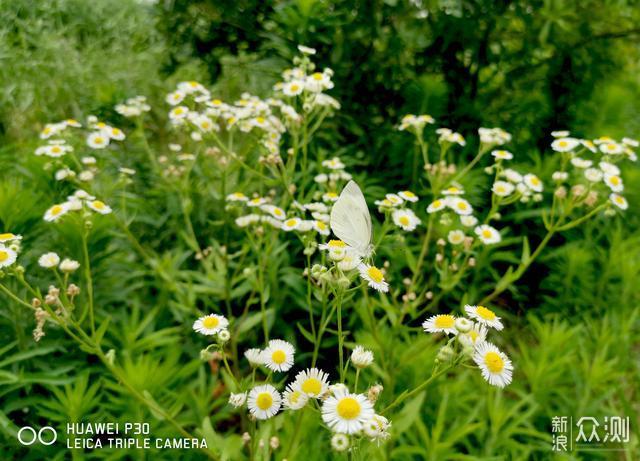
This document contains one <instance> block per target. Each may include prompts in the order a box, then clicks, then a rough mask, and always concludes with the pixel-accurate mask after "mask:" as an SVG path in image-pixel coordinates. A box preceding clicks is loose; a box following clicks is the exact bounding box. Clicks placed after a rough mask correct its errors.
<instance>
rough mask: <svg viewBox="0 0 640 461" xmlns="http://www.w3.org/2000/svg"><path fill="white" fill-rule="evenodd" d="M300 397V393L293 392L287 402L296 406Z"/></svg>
mask: <svg viewBox="0 0 640 461" xmlns="http://www.w3.org/2000/svg"><path fill="white" fill-rule="evenodd" d="M300 397H302V394H301V393H300V391H293V392H292V393H291V394H289V402H291V403H293V404H296V403H298V400H300Z"/></svg>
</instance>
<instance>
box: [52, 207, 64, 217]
mask: <svg viewBox="0 0 640 461" xmlns="http://www.w3.org/2000/svg"><path fill="white" fill-rule="evenodd" d="M63 211H64V208H62V207H61V206H60V205H53V206H52V207H51V214H52V215H53V216H55V215H59V214H60V213H62V212H63Z"/></svg>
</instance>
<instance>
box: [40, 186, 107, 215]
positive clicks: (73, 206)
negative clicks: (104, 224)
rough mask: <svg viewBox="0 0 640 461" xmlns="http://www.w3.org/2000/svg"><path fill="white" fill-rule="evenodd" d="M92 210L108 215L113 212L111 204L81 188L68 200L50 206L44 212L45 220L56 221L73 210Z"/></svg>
mask: <svg viewBox="0 0 640 461" xmlns="http://www.w3.org/2000/svg"><path fill="white" fill-rule="evenodd" d="M83 210H85V211H86V210H91V211H93V212H95V213H98V214H101V215H106V214H109V213H111V212H112V209H111V207H110V206H109V205H107V204H106V203H104V202H103V201H101V200H96V198H95V197H94V196H93V195H91V194H89V193H87V192H86V191H84V190H82V189H80V190H77V191H75V192H74V193H73V195H70V196H68V197H67V200H66V201H65V202H62V203H58V204H56V205H53V206H52V207H50V208H49V209H48V210H47V211H46V212H45V214H44V220H45V221H49V222H56V221H58V220H59V219H60V218H62V217H63V216H64V215H66V214H67V213H69V212H73V211H83Z"/></svg>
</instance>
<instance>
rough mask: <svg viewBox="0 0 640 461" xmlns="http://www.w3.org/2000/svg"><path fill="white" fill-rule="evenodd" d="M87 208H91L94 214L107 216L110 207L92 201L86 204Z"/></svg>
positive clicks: (97, 201) (98, 201)
mask: <svg viewBox="0 0 640 461" xmlns="http://www.w3.org/2000/svg"><path fill="white" fill-rule="evenodd" d="M87 206H88V207H89V208H91V209H92V210H93V211H95V212H96V213H100V214H109V213H111V211H112V210H111V207H110V206H109V205H107V204H106V203H104V202H101V201H100V200H92V201H89V202H87Z"/></svg>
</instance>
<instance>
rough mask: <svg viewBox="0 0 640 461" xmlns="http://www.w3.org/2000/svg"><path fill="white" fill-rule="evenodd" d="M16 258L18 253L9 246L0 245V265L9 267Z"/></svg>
mask: <svg viewBox="0 0 640 461" xmlns="http://www.w3.org/2000/svg"><path fill="white" fill-rule="evenodd" d="M16 259H18V253H16V252H15V251H14V250H12V249H11V248H8V247H6V246H4V245H0V267H9V266H10V265H12V264H13V263H15V262H16Z"/></svg>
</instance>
